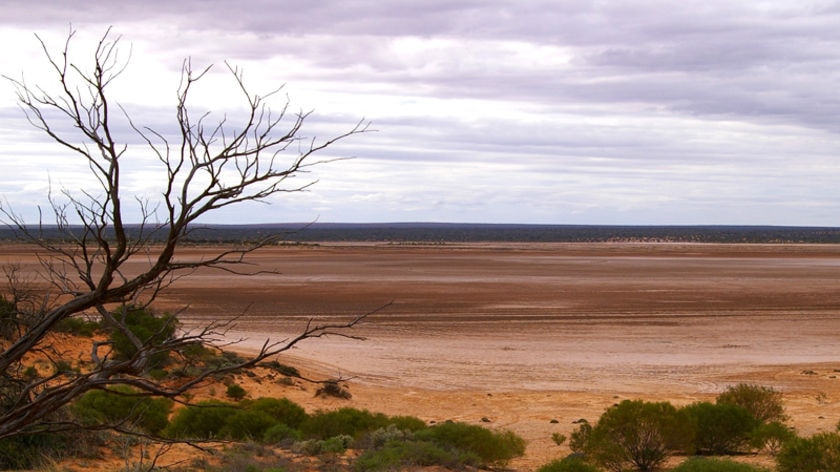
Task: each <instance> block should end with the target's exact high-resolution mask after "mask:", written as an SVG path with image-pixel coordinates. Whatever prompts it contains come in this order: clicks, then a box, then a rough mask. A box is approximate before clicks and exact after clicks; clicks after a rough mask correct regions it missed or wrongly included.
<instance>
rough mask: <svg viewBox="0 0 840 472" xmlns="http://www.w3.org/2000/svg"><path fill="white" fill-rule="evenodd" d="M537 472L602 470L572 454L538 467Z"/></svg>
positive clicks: (588, 471)
mask: <svg viewBox="0 0 840 472" xmlns="http://www.w3.org/2000/svg"><path fill="white" fill-rule="evenodd" d="M537 472H600V469H598V468H597V467H595V466H594V465H592V464H588V463H587V462H586V461H585V460H583V459H582V458H580V457H576V456H572V457H567V458H565V459H563V460H558V461H553V462H549V463H548V464H546V465H544V466H542V467H540V468H539V469H537Z"/></svg>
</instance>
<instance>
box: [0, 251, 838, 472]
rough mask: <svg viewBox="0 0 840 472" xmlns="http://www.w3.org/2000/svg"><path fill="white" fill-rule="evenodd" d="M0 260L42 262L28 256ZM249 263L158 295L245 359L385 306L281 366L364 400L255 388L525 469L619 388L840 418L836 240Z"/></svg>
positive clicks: (265, 256)
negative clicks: (424, 426)
mask: <svg viewBox="0 0 840 472" xmlns="http://www.w3.org/2000/svg"><path fill="white" fill-rule="evenodd" d="M202 251H204V249H200V248H191V249H188V250H185V251H184V252H183V253H182V254H181V255H180V257H183V258H185V259H186V258H196V257H201V254H202ZM2 256H3V258H4V259H5V260H6V261H11V262H15V261H17V262H21V261H23V263H25V264H26V263H31V262H32V260H31V257H29V255H28V254H26V253H25V251H20V250H15V249H10V248H6V249H5V250H4V251H3V254H2ZM27 261H29V262H27ZM250 261H251V262H252V263H253V265H251V266H248V267H243V269H246V270H251V271H267V272H264V273H260V274H258V275H254V276H252V277H231V275H230V274H228V273H224V272H218V271H215V272H214V271H200V272H196V273H194V274H191V275H190V276H189V277H187V278H183V279H181V280H179V281H178V283H177V284H176V285H175V286H174V287H172V289H171V290H169V291H168V292H166V295H165V297H163V298H161V299H160V300H159V302H160V303H159V305H160V306H161V307H164V308H166V309H175V308H176V307H179V306H182V305H185V304H188V305H189V306H190V309H189V311H187V312H186V313H185V314H184V315H182V319H183V320H184V321H185V325H186V326H187V327H190V326H196V325H198V324H201V323H203V322H206V321H207V320H217V319H225V318H228V317H230V316H232V315H241V317H240V318H239V320H238V323H237V325H236V327H235V329H234V330H232V331H231V332H230V333H228V334H229V337H230V338H231V339H234V338H236V339H238V338H240V337H242V338H247V340H246V341H244V342H242V343H240V344H239V345H238V349H240V350H244V351H247V350H249V349H254V348H255V347H256V346H258V345H259V344H261V343H262V342H263V341H264V340H265V338H266V337H270V338H271V339H274V340H281V339H284V338H285V337H288V336H291V335H294V334H296V333H297V332H299V331H300V330H301V329H302V327H303V326H304V325H305V323H306V322H307V321H308V320H309V319H310V318H314V319H315V320H318V321H343V320H348V319H350V318H351V317H353V316H354V315H357V314H361V313H367V312H370V311H372V310H375V309H377V308H379V307H382V306H383V305H386V304H389V303H390V305H388V306H387V307H385V309H383V310H382V311H380V312H377V313H376V314H373V315H371V316H369V317H368V318H367V319H366V321H365V322H364V323H363V324H361V325H359V326H358V327H356V328H355V329H353V330H352V332H351V333H352V334H353V335H359V336H364V337H366V338H367V340H366V341H357V340H350V339H343V338H339V337H333V338H326V339H318V340H310V341H306V342H304V343H302V344H300V345H299V346H298V347H297V348H296V349H294V350H293V351H291V352H290V353H289V354H288V355H284V356H283V357H282V358H281V359H280V361H281V362H283V363H287V364H291V365H296V366H299V367H300V368H303V369H305V370H307V371H308V372H312V373H313V375H318V376H321V377H322V378H324V377H332V376H343V377H350V378H352V380H351V381H350V384H349V385H350V390H351V391H352V392H353V395H354V397H353V399H352V400H350V401H348V402H345V403H341V402H340V401H339V400H323V399H313V396H312V391H308V390H301V389H299V388H288V387H286V388H283V387H278V386H277V385H259V386H252V387H251V388H252V391H251V395H252V396H259V395H268V394H272V395H281V394H282V395H286V396H289V397H291V398H292V399H294V400H296V401H300V402H301V403H304V404H305V405H307V406H308V407H309V408H311V409H315V408H329V407H332V406H338V405H343V404H347V405H350V406H355V407H359V408H368V409H371V410H375V411H381V412H384V413H388V414H410V415H416V416H419V417H421V418H424V419H426V420H429V421H442V420H446V419H454V420H461V421H467V422H473V423H478V424H484V425H486V426H489V427H497V428H507V429H511V430H513V431H515V432H517V433H519V434H520V435H522V436H523V437H525V438H526V439H527V440H528V442H529V446H528V452H527V456H526V457H525V458H523V459H520V460H517V461H516V462H514V463H513V464H512V467H514V468H516V469H517V470H534V469H535V468H536V467H537V466H538V465H540V464H543V463H545V462H548V461H549V460H551V459H554V458H558V457H562V456H563V455H565V454H567V453H568V452H569V451H568V449H567V448H566V447H565V446H563V447H558V446H556V445H554V444H553V442H552V441H551V434H552V433H555V432H558V433H562V434H565V435H567V436H568V435H569V433H570V432H571V431H572V430H573V429H574V427H575V425H574V424H573V423H572V422H573V421H575V420H577V419H579V418H587V419H589V420H593V421H594V420H596V419H597V417H598V416H599V415H600V413H601V412H602V411H603V410H604V408H606V407H608V406H609V405H611V404H613V403H615V402H617V401H620V400H621V399H625V398H634V399H635V398H642V399H647V400H670V401H672V402H674V403H675V404H678V405H681V404H685V403H689V402H692V401H697V400H701V399H702V400H706V399H713V398H714V396H715V395H716V394H717V393H718V392H720V391H721V390H723V389H724V388H725V387H726V386H727V385H731V384H734V383H737V382H754V383H760V384H763V385H768V386H772V387H775V388H777V389H779V390H781V391H783V392H784V394H785V401H786V405H787V407H788V413H789V414H790V416H791V424H792V425H794V426H795V427H796V428H797V429H798V430H799V432H800V433H802V434H812V433H814V432H817V431H822V430H833V429H834V427H835V425H837V422H838V419H840V247H838V246H820V245H691V244H617V243H616V244H529V245H523V244H470V245H433V246H428V245H426V246H421V245H418V246H412V245H385V244H383V245H373V244H369V245H321V246H317V247H316V246H301V247H278V248H271V249H268V250H265V251H263V252H260V253H258V254H255V255H254V256H253V257H252V258H251V259H250ZM140 266H142V263H138V267H140ZM835 369H838V370H835ZM482 418H485V419H487V420H489V422H482ZM552 420H556V421H557V422H552ZM759 460H760V459H759Z"/></svg>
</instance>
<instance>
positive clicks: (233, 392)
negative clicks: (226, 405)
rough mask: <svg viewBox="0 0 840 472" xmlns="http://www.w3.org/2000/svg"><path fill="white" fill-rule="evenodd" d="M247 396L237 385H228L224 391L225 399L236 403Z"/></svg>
mask: <svg viewBox="0 0 840 472" xmlns="http://www.w3.org/2000/svg"><path fill="white" fill-rule="evenodd" d="M247 394H248V392H246V391H245V389H244V388H242V387H241V386H239V385H237V384H230V385H228V386H227V390H225V395H227V397H228V398H230V399H231V400H236V401H239V400H242V399H243V398H245V395H247Z"/></svg>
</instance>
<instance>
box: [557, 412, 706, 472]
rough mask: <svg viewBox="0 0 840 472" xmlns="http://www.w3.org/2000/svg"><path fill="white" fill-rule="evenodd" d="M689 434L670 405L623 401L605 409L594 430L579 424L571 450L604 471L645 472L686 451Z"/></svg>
mask: <svg viewBox="0 0 840 472" xmlns="http://www.w3.org/2000/svg"><path fill="white" fill-rule="evenodd" d="M692 431H693V428H692V426H691V421H690V420H689V419H688V417H687V416H686V415H685V414H683V413H681V412H678V411H677V409H676V408H674V406H673V405H671V404H670V403H667V402H659V403H651V402H645V401H641V400H635V401H631V400H624V401H622V402H621V403H619V404H618V405H615V406H613V407H611V408H608V409H607V410H606V411H605V412H604V413H603V414H602V415H601V418H599V419H598V423H596V424H595V426H591V425H589V424H588V423H585V422H584V423H582V424H581V425H580V427H579V430H578V431H575V432H574V433H573V434H572V441H571V446H572V447H573V450H575V451H578V452H583V453H585V454H586V455H587V456H588V457H590V458H592V460H593V461H594V462H595V463H597V464H599V465H601V466H602V467H605V468H607V469H611V470H624V469H626V468H628V467H634V468H636V469H637V470H641V471H648V470H656V469H657V468H658V467H659V466H660V465H661V464H662V463H663V462H665V460H666V459H667V458H668V456H669V455H670V454H672V453H674V452H677V451H685V450H686V449H688V448H690V447H691V444H692V441H693V437H692Z"/></svg>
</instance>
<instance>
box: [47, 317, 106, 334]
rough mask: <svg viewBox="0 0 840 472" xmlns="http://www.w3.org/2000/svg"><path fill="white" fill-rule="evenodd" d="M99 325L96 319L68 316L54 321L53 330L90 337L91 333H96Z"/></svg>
mask: <svg viewBox="0 0 840 472" xmlns="http://www.w3.org/2000/svg"><path fill="white" fill-rule="evenodd" d="M101 327H102V325H101V324H99V323H98V322H96V321H88V320H86V319H84V318H79V317H70V318H64V319H63V320H61V321H59V322H58V323H56V325H55V330H56V331H58V332H61V333H70V334H75V335H77V336H84V337H87V338H90V337H93V335H94V334H96V332H97V331H98V330H99V329H100V328H101Z"/></svg>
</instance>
